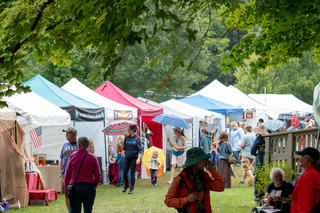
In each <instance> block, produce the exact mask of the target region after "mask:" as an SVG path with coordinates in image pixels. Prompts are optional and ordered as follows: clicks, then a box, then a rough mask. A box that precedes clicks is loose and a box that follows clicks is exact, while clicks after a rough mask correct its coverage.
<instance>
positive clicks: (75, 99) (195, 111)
mask: <svg viewBox="0 0 320 213" xmlns="http://www.w3.org/2000/svg"><path fill="white" fill-rule="evenodd" d="M23 85H25V86H30V88H31V90H32V91H33V92H31V93H28V94H16V95H14V96H12V97H10V98H4V100H5V101H6V102H7V103H8V106H9V107H10V108H12V109H14V110H16V112H17V113H18V114H19V115H20V116H18V122H19V123H21V126H22V128H23V130H24V131H25V132H28V131H30V130H32V129H35V128H37V127H39V126H41V127H42V132H43V138H44V143H43V146H42V147H40V148H37V149H34V148H32V142H31V139H30V136H29V135H28V134H26V145H27V148H28V150H29V151H30V153H32V154H43V153H45V154H47V159H50V160H57V159H58V158H59V155H60V150H61V146H62V144H63V143H64V142H65V141H66V140H65V135H64V134H63V133H62V131H61V130H62V129H64V128H66V127H67V126H69V125H70V124H71V125H72V126H75V127H76V128H77V129H78V137H81V136H87V137H89V138H91V139H93V140H94V142H95V146H96V151H97V152H96V155H97V156H100V157H101V158H102V163H103V166H102V169H103V172H106V168H107V165H106V163H105V162H106V161H107V159H106V156H107V153H108V149H107V147H106V140H107V139H106V136H105V135H104V134H103V133H102V131H101V130H102V129H104V127H106V126H107V125H108V124H110V123H112V122H113V121H114V120H117V119H118V120H121V119H130V120H132V121H135V122H137V123H138V125H139V126H140V127H141V126H142V123H145V124H146V125H147V126H148V128H149V129H150V130H152V132H153V145H155V146H157V147H159V148H163V149H164V150H166V136H170V134H172V130H171V129H168V128H169V127H166V128H167V129H163V126H162V125H161V124H159V123H156V122H153V121H152V119H153V118H154V117H155V116H157V115H159V114H161V113H167V114H174V115H177V116H180V117H182V118H184V119H185V120H186V121H187V122H188V123H189V124H191V125H190V126H191V127H192V128H191V129H190V130H186V134H187V138H188V144H189V146H190V147H191V146H197V145H198V144H199V129H200V124H199V123H200V122H199V121H208V122H211V123H214V122H215V123H216V128H219V129H220V131H222V130H225V127H226V124H228V123H230V121H233V120H235V121H242V118H243V117H242V116H243V115H242V113H243V110H244V109H245V110H248V109H249V110H252V109H254V110H256V111H257V112H260V113H262V114H263V113H264V114H266V109H268V108H266V106H265V105H264V104H261V103H260V102H258V101H256V100H254V99H253V98H252V97H250V96H247V95H246V94H244V93H242V92H241V91H240V90H238V89H236V88H234V87H232V86H229V87H225V86H224V85H223V84H221V83H220V82H219V81H217V80H214V81H213V82H212V83H211V84H209V85H208V86H207V87H205V88H203V89H202V90H200V91H198V92H197V93H195V94H193V95H192V96H190V97H187V98H183V99H180V100H179V101H178V100H175V99H172V100H169V101H165V102H162V103H160V104H158V103H155V102H152V101H149V100H146V99H142V98H140V100H139V99H136V98H135V97H133V96H130V95H129V94H127V93H125V92H124V91H122V90H120V89H119V88H118V87H116V86H115V85H113V84H112V83H111V82H110V81H106V82H105V83H103V84H102V85H101V86H100V87H98V88H96V89H95V90H94V91H93V90H91V89H90V88H88V87H86V86H85V85H83V84H82V83H81V82H79V81H78V80H77V79H74V78H73V79H71V80H70V81H69V82H68V83H67V84H65V85H64V86H63V87H62V88H60V87H58V86H56V85H54V84H53V83H51V82H50V81H48V80H47V79H45V78H43V77H42V76H40V75H37V76H35V77H34V78H32V79H30V80H29V81H27V82H26V83H24V84H23ZM235 94H236V95H235ZM62 109H63V110H62ZM67 112H68V113H67ZM114 141H116V140H114ZM115 146H116V145H115V144H114V148H115Z"/></svg>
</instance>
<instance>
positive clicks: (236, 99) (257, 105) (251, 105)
mask: <svg viewBox="0 0 320 213" xmlns="http://www.w3.org/2000/svg"><path fill="white" fill-rule="evenodd" d="M193 95H203V96H206V97H208V98H212V99H214V100H217V101H221V102H224V103H227V104H230V105H233V106H237V107H240V108H242V109H243V110H244V111H256V118H264V119H265V118H266V114H267V113H266V106H265V105H264V104H262V103H263V102H259V101H257V100H255V99H253V98H251V97H249V96H248V95H246V94H245V93H243V92H242V91H241V90H239V89H237V88H235V87H233V86H232V85H230V86H228V87H226V86H225V85H223V84H222V83H220V82H219V81H218V80H216V79H215V80H214V81H212V82H211V83H210V84H208V85H207V86H206V87H204V88H203V89H201V90H199V91H198V92H196V93H194V94H193Z"/></svg>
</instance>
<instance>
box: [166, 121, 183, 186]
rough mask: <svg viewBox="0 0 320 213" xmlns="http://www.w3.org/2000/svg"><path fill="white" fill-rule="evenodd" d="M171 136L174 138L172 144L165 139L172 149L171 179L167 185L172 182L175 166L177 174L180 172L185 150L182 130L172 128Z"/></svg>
mask: <svg viewBox="0 0 320 213" xmlns="http://www.w3.org/2000/svg"><path fill="white" fill-rule="evenodd" d="M173 134H174V137H173V140H172V142H171V141H170V139H169V138H167V141H168V142H169V144H170V146H171V147H173V150H172V160H171V178H170V180H169V182H168V183H169V184H171V183H172V181H173V177H174V172H175V169H176V166H177V167H178V171H179V173H180V172H181V170H182V168H181V167H182V164H183V163H184V160H185V156H186V153H185V150H186V149H187V139H186V136H185V135H184V132H183V130H182V129H181V128H180V127H175V128H173Z"/></svg>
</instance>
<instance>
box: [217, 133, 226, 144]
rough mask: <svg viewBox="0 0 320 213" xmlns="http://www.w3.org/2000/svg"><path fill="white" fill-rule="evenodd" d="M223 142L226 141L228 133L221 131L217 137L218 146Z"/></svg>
mask: <svg viewBox="0 0 320 213" xmlns="http://www.w3.org/2000/svg"><path fill="white" fill-rule="evenodd" d="M225 141H228V133H227V132H226V131H223V132H221V134H220V136H219V144H222V143H224V142H225Z"/></svg>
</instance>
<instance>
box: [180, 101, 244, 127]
mask: <svg viewBox="0 0 320 213" xmlns="http://www.w3.org/2000/svg"><path fill="white" fill-rule="evenodd" d="M179 101H181V102H183V103H186V104H190V105H192V106H195V107H199V108H202V109H206V110H209V111H212V112H217V113H220V114H224V115H225V116H226V127H227V128H229V124H230V122H231V121H242V118H243V109H242V108H239V107H236V106H233V105H230V104H226V103H223V102H220V101H217V100H214V99H211V98H208V97H205V96H202V95H194V96H190V97H187V98H182V99H179ZM227 131H228V130H227Z"/></svg>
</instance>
